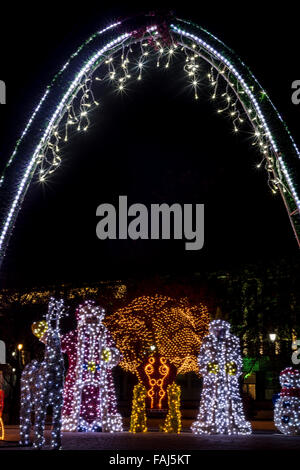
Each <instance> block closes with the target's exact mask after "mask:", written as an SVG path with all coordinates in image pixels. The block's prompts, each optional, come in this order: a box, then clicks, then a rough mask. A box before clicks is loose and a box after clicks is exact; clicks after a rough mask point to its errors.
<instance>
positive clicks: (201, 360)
mask: <svg viewBox="0 0 300 470" xmlns="http://www.w3.org/2000/svg"><path fill="white" fill-rule="evenodd" d="M198 364H199V371H200V374H201V375H202V377H203V387H202V393H201V400H200V408H199V414H198V417H197V420H196V421H195V422H194V423H193V424H192V431H193V433H195V434H250V433H251V424H250V423H249V422H248V421H246V419H245V415H244V410H243V403H242V399H241V396H240V390H239V376H240V375H241V373H242V365H243V363H242V357H241V353H240V344H239V339H238V338H237V337H236V336H234V335H232V334H231V333H230V325H229V323H227V322H226V321H224V320H214V321H212V322H211V323H210V327H209V334H208V335H207V336H206V337H205V338H204V340H203V343H202V346H201V349H200V354H199V357H198Z"/></svg>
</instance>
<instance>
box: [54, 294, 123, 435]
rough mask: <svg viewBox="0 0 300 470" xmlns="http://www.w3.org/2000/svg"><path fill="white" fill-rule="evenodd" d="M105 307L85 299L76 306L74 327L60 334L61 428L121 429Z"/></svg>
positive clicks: (115, 353) (115, 357) (113, 352)
mask: <svg viewBox="0 0 300 470" xmlns="http://www.w3.org/2000/svg"><path fill="white" fill-rule="evenodd" d="M104 314H105V310H104V309H103V308H101V307H98V306H97V305H96V304H95V302H93V301H90V300H87V301H85V302H84V303H83V304H82V305H80V306H79V307H78V309H77V310H76V318H77V329H76V330H74V331H71V332H69V333H68V334H66V335H65V336H64V337H63V338H62V350H63V352H66V353H67V355H68V360H69V369H68V373H67V377H66V383H65V389H64V406H63V418H62V420H63V430H65V431H83V432H86V431H93V432H96V431H104V432H118V431H122V430H123V427H122V417H121V415H120V414H119V413H118V412H117V402H116V396H115V390H114V382H113V376H112V368H113V367H115V366H116V365H117V364H118V362H119V361H120V353H119V351H118V349H117V348H116V347H115V343H114V341H113V339H112V337H111V336H110V333H109V332H108V330H107V329H106V328H105V326H104V325H103V323H102V320H103V318H104Z"/></svg>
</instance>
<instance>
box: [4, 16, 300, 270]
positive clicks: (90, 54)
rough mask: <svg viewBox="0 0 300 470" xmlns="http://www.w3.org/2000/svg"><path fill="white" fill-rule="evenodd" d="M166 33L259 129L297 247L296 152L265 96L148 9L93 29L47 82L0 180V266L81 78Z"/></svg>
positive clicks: (206, 38)
mask: <svg viewBox="0 0 300 470" xmlns="http://www.w3.org/2000/svg"><path fill="white" fill-rule="evenodd" d="M166 31H167V34H168V35H169V38H171V41H172V42H173V43H174V44H177V45H179V46H181V47H182V48H184V49H186V50H188V51H193V50H194V48H195V47H196V48H197V54H198V56H199V57H201V58H202V59H204V60H205V61H206V62H207V63H208V64H210V66H211V67H212V68H213V69H214V70H215V71H216V73H217V74H218V75H220V76H222V78H223V79H224V80H225V81H226V82H227V85H228V86H229V87H230V89H231V91H232V93H233V94H234V95H235V96H236V98H237V100H238V101H239V103H240V105H241V107H242V108H243V110H244V112H245V115H246V116H247V118H248V120H249V122H250V123H251V125H252V127H253V129H254V131H255V132H257V129H261V132H262V134H263V137H261V143H260V145H262V146H263V149H264V151H263V154H264V157H265V162H266V169H267V171H268V172H269V175H270V174H271V175H272V184H273V185H274V187H275V188H276V189H277V190H279V191H280V194H281V196H282V199H283V201H284V204H285V207H286V209H287V212H288V216H289V219H290V222H291V225H292V228H293V231H294V234H295V237H296V240H297V242H298V245H299V247H300V220H299V219H300V218H299V214H300V199H299V195H298V191H297V188H296V185H295V183H294V182H293V171H294V168H295V167H296V165H298V164H299V158H300V152H299V150H298V148H297V146H296V144H295V142H294V140H293V138H292V136H291V135H290V133H289V131H288V128H287V126H286V125H285V123H284V122H283V120H282V118H281V116H280V115H279V113H278V111H277V110H276V108H275V106H274V105H273V103H272V102H271V100H270V99H269V97H268V95H267V94H266V92H265V91H264V89H263V88H262V87H261V86H260V84H259V83H258V81H257V80H256V79H255V77H254V76H253V74H252V73H251V72H250V71H249V69H248V68H247V67H246V66H245V64H244V63H243V62H242V61H241V60H240V59H239V58H238V57H237V56H236V55H235V54H234V53H233V52H232V50H231V49H229V48H228V47H226V46H225V45H224V44H223V43H222V42H221V41H220V40H219V39H217V38H216V37H214V36H213V35H212V34H210V33H209V32H207V31H205V30H204V29H203V28H201V27H199V26H197V25H195V24H193V23H191V22H189V21H185V20H181V19H178V18H175V17H171V16H168V17H165V18H162V17H159V16H155V15H154V14H149V15H141V16H137V17H134V18H130V19H126V20H124V21H120V22H117V23H114V24H112V25H110V26H108V27H107V28H105V29H103V30H101V31H99V32H97V33H95V34H94V35H93V36H91V37H90V38H88V40H87V41H86V42H85V43H84V44H83V45H82V46H80V47H79V48H78V50H77V51H76V52H75V53H74V54H73V55H72V56H71V57H70V59H69V60H68V62H67V63H66V64H65V65H64V66H63V67H62V69H61V70H60V71H59V72H58V74H57V75H56V76H55V77H54V79H53V80H52V82H51V84H50V85H49V86H48V88H47V90H46V92H45V94H44V95H43V97H42V99H41V100H40V102H39V104H38V105H37V107H36V109H35V110H34V112H33V114H32V116H31V118H30V120H29V122H28V124H27V126H26V128H25V130H24V132H23V133H22V135H21V137H20V139H19V140H18V141H17V144H16V147H15V149H14V152H13V154H12V156H11V158H10V159H9V161H8V163H7V165H6V168H5V172H4V174H3V175H2V177H1V178H0V191H1V194H0V201H1V222H2V224H1V232H0V263H1V262H2V261H3V257H4V255H5V251H6V248H7V245H8V242H9V239H10V236H11V234H12V231H13V227H14V224H15V222H16V219H17V215H18V213H19V210H20V208H21V206H22V203H23V200H24V197H25V194H26V192H27V189H28V187H29V185H30V183H31V180H32V178H33V176H34V174H35V172H36V169H37V166H38V164H39V163H40V160H41V153H43V151H44V149H45V146H46V145H47V143H48V145H49V141H50V138H51V136H53V133H54V132H55V129H57V126H58V125H59V123H60V122H61V120H62V118H63V117H64V116H65V115H66V113H67V109H68V108H70V106H71V105H72V103H73V100H74V97H76V96H77V94H78V93H79V92H82V89H83V88H84V85H83V83H84V82H85V83H86V81H87V80H89V79H90V78H88V77H92V76H93V74H94V72H95V71H96V70H97V69H98V68H99V67H100V66H101V65H102V64H103V63H104V61H105V60H106V59H107V57H109V56H111V55H112V54H117V53H118V52H119V51H120V50H121V49H122V48H124V47H129V46H130V45H132V44H135V43H137V42H139V41H141V38H142V39H143V40H144V39H145V38H153V37H154V38H156V39H159V38H162V40H164V35H166ZM42 156H43V155H42ZM55 164H57V162H55Z"/></svg>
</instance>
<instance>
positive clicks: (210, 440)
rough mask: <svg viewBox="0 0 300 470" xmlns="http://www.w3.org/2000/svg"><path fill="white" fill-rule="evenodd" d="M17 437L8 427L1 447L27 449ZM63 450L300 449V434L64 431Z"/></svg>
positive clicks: (267, 431)
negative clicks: (242, 434)
mask: <svg viewBox="0 0 300 470" xmlns="http://www.w3.org/2000/svg"><path fill="white" fill-rule="evenodd" d="M49 438H50V430H47V431H46V441H48V442H49ZM18 439H19V432H18V428H17V427H16V426H8V427H6V436H5V440H4V441H0V449H1V450H5V449H6V450H24V448H22V447H19V445H18ZM46 448H48V446H46ZM25 449H26V448H25ZM27 450H31V449H27ZM63 450H113V451H116V450H117V451H122V450H126V451H128V450H132V451H138V450H152V451H153V450H154V451H162V450H164V451H166V450H173V451H181V450H182V451H189V450H300V436H290V437H289V436H284V435H282V434H279V433H276V432H274V431H271V430H265V431H264V430H255V431H254V433H253V434H252V435H251V436H235V437H232V436H195V435H193V434H192V433H191V432H187V431H185V432H182V433H181V434H180V435H174V434H165V433H160V432H148V433H144V434H143V433H141V434H131V433H129V432H123V433H115V434H109V433H71V432H65V433H64V434H63Z"/></svg>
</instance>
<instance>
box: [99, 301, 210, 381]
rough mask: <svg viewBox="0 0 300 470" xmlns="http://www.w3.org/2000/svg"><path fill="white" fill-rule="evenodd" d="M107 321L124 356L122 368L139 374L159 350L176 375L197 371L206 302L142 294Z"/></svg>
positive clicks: (205, 317)
mask: <svg viewBox="0 0 300 470" xmlns="http://www.w3.org/2000/svg"><path fill="white" fill-rule="evenodd" d="M104 323H105V325H106V327H107V328H108V329H109V331H110V332H111V334H112V336H113V338H114V340H115V342H116V344H117V347H118V349H119V350H120V351H121V353H122V355H123V360H122V361H121V363H120V365H121V367H123V369H125V370H127V371H130V372H132V373H134V374H136V375H137V376H139V374H138V367H139V366H141V365H142V364H144V363H145V361H147V359H148V357H149V356H150V355H151V353H152V352H153V351H156V352H157V353H158V354H159V355H160V356H161V357H164V358H166V359H167V360H168V361H170V363H171V364H173V365H174V366H175V367H176V370H177V374H184V373H187V372H191V371H194V372H196V373H197V372H198V365H197V355H198V354H199V351H200V346H201V344H202V339H203V337H204V336H205V335H206V334H207V333H208V324H209V314H208V311H207V308H206V306H204V305H203V304H197V305H191V304H190V302H189V301H188V299H187V298H180V299H174V298H171V297H168V296H163V295H159V294H156V295H153V296H142V297H137V298H135V299H134V300H133V301H132V302H130V303H129V304H128V305H126V306H125V307H123V308H120V309H118V310H117V311H116V312H114V313H113V314H111V315H108V316H107V317H106V318H105V320H104Z"/></svg>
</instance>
